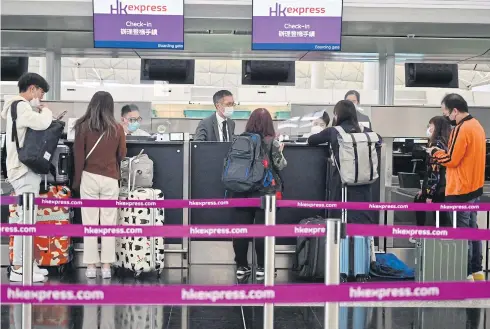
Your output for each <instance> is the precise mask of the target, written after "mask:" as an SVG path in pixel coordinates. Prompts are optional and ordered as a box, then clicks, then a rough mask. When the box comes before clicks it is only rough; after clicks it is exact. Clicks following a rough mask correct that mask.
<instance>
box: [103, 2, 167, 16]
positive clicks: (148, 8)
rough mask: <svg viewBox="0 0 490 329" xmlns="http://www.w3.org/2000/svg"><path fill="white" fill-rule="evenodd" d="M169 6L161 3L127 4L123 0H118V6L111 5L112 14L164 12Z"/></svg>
mask: <svg viewBox="0 0 490 329" xmlns="http://www.w3.org/2000/svg"><path fill="white" fill-rule="evenodd" d="M166 11H167V6H160V5H125V4H123V2H122V1H119V0H116V6H113V5H111V14H114V15H127V14H143V13H164V12H166Z"/></svg>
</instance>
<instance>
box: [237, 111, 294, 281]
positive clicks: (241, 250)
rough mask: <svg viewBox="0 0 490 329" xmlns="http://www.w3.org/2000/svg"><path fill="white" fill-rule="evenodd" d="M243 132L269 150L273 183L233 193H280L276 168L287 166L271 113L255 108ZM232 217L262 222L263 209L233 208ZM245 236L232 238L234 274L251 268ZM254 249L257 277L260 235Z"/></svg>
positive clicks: (261, 254)
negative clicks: (252, 189)
mask: <svg viewBox="0 0 490 329" xmlns="http://www.w3.org/2000/svg"><path fill="white" fill-rule="evenodd" d="M245 132H246V133H251V134H257V135H260V137H261V139H262V148H263V151H264V153H266V154H269V155H270V156H269V160H270V162H271V169H272V176H273V181H274V183H275V184H271V186H270V187H268V188H264V189H262V190H260V191H257V192H247V193H234V194H233V197H235V198H257V197H261V196H263V195H266V194H276V195H277V194H280V193H282V187H283V182H282V180H281V176H280V174H279V172H280V171H281V170H283V169H284V168H285V167H286V166H287V161H286V159H285V158H284V156H283V154H282V151H283V149H284V144H282V143H280V142H279V141H277V140H276V139H275V136H276V133H275V130H274V124H273V121H272V117H271V115H270V113H269V111H267V110H266V109H264V108H258V109H256V110H254V111H253V112H252V114H251V115H250V118H249V119H248V122H247V125H246V127H245ZM232 218H234V220H235V222H236V224H239V225H249V224H254V223H256V224H265V212H264V210H263V209H260V208H235V209H234V213H233V216H232ZM248 244H249V240H248V239H233V250H234V251H235V262H236V266H237V270H236V274H237V277H238V278H243V277H245V276H247V275H248V274H250V272H251V271H252V269H251V267H250V266H249V264H248V260H247V253H248ZM255 252H256V254H257V269H256V272H255V273H256V275H257V279H262V278H263V277H264V275H265V272H264V239H255Z"/></svg>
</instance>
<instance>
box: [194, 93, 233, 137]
mask: <svg viewBox="0 0 490 329" xmlns="http://www.w3.org/2000/svg"><path fill="white" fill-rule="evenodd" d="M213 104H214V106H215V107H216V113H213V114H212V115H211V116H209V117H207V118H205V119H202V120H201V122H199V125H198V126H197V129H196V134H195V136H194V140H195V141H207V142H228V141H231V139H232V137H233V135H234V134H235V121H233V120H232V119H230V118H231V116H232V115H233V110H234V109H233V107H234V106H235V100H234V99H233V94H232V93H231V92H229V91H228V90H220V91H218V92H216V93H215V94H214V95H213Z"/></svg>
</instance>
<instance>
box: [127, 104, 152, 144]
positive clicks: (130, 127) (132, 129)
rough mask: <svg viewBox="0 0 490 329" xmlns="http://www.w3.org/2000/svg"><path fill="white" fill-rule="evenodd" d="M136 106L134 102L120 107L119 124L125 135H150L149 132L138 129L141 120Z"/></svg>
mask: <svg viewBox="0 0 490 329" xmlns="http://www.w3.org/2000/svg"><path fill="white" fill-rule="evenodd" d="M142 120H143V118H141V116H140V111H139V109H138V107H137V106H136V105H134V104H128V105H124V106H123V107H122V109H121V125H122V126H123V128H124V132H125V133H126V135H131V136H151V134H150V133H148V132H146V131H144V130H143V129H140V125H141V121H142Z"/></svg>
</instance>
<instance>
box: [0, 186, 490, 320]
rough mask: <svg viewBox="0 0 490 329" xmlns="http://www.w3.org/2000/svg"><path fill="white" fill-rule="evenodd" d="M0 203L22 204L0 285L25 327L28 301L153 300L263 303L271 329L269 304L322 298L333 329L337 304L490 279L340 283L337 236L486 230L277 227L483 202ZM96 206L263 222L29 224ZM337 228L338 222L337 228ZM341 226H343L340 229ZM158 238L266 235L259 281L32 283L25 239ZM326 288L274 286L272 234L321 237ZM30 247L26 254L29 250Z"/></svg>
mask: <svg viewBox="0 0 490 329" xmlns="http://www.w3.org/2000/svg"><path fill="white" fill-rule="evenodd" d="M1 204H2V205H4V204H18V205H20V206H21V207H22V210H23V211H22V216H23V222H24V224H2V226H1V229H0V231H1V235H2V236H11V235H21V236H25V238H24V239H23V244H24V245H23V252H24V257H23V267H24V277H23V285H22V286H16V285H5V284H2V285H1V294H0V296H1V302H2V303H10V304H12V303H21V304H22V307H23V325H22V327H23V328H24V329H25V328H30V327H31V319H30V314H31V308H30V307H31V304H39V303H42V304H65V305H80V304H152V305H221V304H224V305H230V304H233V305H243V304H263V305H264V329H271V328H273V325H274V323H273V318H274V304H291V303H293V304H295V303H325V317H324V318H325V322H324V328H327V329H330V328H335V329H338V328H339V317H338V313H339V304H338V303H339V302H372V301H407V300H411V301H413V300H432V301H433V300H465V299H490V282H478V283H474V282H471V283H470V282H432V283H406V282H402V283H401V282H383V283H363V284H342V285H340V284H339V283H340V268H339V259H340V240H341V239H342V238H344V236H343V234H341V233H340V232H345V234H346V235H347V236H386V237H396V238H410V237H413V238H433V239H438V238H439V239H441V238H444V239H463V240H490V232H489V231H488V230H479V229H466V228H458V229H454V228H435V227H415V226H381V225H360V224H347V225H345V224H341V222H340V220H338V219H328V220H327V225H326V227H325V226H322V225H276V224H275V216H276V207H281V208H309V209H347V210H365V211H387V210H393V211H450V212H457V211H490V203H478V204H435V203H434V204H415V203H382V202H377V203H373V202H370V203H367V202H325V201H309V200H277V201H276V199H275V196H270V195H267V196H265V197H264V198H262V199H261V198H253V199H202V200H162V201H152V200H146V201H145V200H86V199H71V200H60V199H50V198H34V195H33V194H32V193H26V194H23V195H22V197H21V198H20V197H2V198H1ZM34 205H37V206H40V207H70V208H81V207H99V208H166V209H170V208H174V209H175V208H239V207H261V208H263V209H264V211H265V225H219V226H218V225H199V226H197V225H164V226H163V227H156V226H123V225H119V226H85V225H73V224H67V225H52V224H43V223H42V222H39V223H36V224H34V222H35V217H36V213H35V211H36V210H35V209H36V208H35V207H34ZM343 225H345V226H344V227H343ZM344 228H345V231H344ZM57 235H59V236H115V237H128V236H163V237H195V238H206V237H210V238H216V237H231V238H241V237H265V239H266V241H265V282H264V283H265V284H264V285H234V286H195V285H186V286H177V285H175V286H173V285H172V286H121V285H111V286H107V285H104V286H94V285H56V286H47V285H46V286H32V264H33V263H32V247H33V241H32V236H57ZM325 235H326V251H327V252H326V253H325V273H326V276H325V285H318V284H301V285H297V284H287V285H277V286H275V285H274V270H275V266H274V258H275V257H274V245H275V240H274V239H275V237H290V236H293V237H294V236H311V237H318V236H325ZM29 250H30V252H29Z"/></svg>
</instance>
